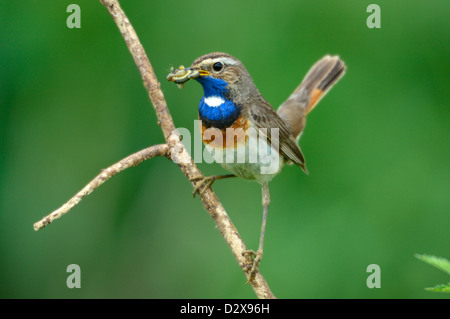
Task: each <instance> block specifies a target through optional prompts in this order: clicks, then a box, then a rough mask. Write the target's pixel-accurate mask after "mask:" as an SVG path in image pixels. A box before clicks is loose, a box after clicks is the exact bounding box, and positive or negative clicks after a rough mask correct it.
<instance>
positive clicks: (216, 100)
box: [205, 95, 225, 107]
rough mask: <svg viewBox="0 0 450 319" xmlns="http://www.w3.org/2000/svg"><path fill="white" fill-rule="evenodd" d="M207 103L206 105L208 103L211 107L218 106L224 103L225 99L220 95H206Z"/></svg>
mask: <svg viewBox="0 0 450 319" xmlns="http://www.w3.org/2000/svg"><path fill="white" fill-rule="evenodd" d="M205 103H206V105H208V106H210V107H218V106H220V105H222V104H223V103H225V100H224V99H223V98H222V97H220V96H217V95H213V96H208V97H205Z"/></svg>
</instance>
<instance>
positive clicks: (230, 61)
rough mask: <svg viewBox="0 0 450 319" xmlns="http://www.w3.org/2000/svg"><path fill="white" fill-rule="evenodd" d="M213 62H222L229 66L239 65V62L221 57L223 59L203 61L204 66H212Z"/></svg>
mask: <svg viewBox="0 0 450 319" xmlns="http://www.w3.org/2000/svg"><path fill="white" fill-rule="evenodd" d="M213 62H222V63H224V64H228V65H237V64H238V61H236V60H235V59H231V58H227V57H221V58H214V59H206V60H203V61H202V64H207V65H208V64H211V63H213Z"/></svg>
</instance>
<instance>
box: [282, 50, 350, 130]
mask: <svg viewBox="0 0 450 319" xmlns="http://www.w3.org/2000/svg"><path fill="white" fill-rule="evenodd" d="M345 68H346V66H345V64H344V62H343V61H342V60H341V59H340V58H339V57H338V56H333V57H332V56H329V55H327V56H325V57H323V58H322V59H320V60H319V61H318V62H317V63H316V64H314V65H313V66H312V68H311V69H310V70H309V72H308V74H306V76H305V78H304V79H303V81H302V83H301V84H300V85H299V86H298V87H297V88H296V89H295V91H294V92H293V93H292V94H291V96H289V98H288V99H287V100H286V101H285V102H284V103H283V104H282V105H281V106H280V107H279V108H278V111H277V113H278V115H279V116H280V117H281V118H282V119H283V121H284V122H285V123H286V126H287V127H288V128H289V130H290V132H291V134H292V135H293V136H294V137H298V136H299V135H300V134H301V132H302V131H303V128H304V126H305V121H306V115H307V114H308V113H309V112H311V110H312V109H313V108H314V107H315V106H316V105H317V103H318V102H319V100H320V99H321V98H322V97H323V96H324V95H325V94H326V93H327V92H328V90H329V89H331V87H332V86H333V85H334V84H335V83H336V82H337V81H338V80H339V79H340V78H341V77H342V76H343V75H344V73H345Z"/></svg>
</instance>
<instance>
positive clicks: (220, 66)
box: [213, 62, 223, 72]
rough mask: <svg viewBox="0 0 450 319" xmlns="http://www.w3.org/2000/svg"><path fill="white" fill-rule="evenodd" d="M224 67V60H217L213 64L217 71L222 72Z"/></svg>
mask: <svg viewBox="0 0 450 319" xmlns="http://www.w3.org/2000/svg"><path fill="white" fill-rule="evenodd" d="M222 69H223V63H222V62H216V63H214V64H213V70H214V71H216V72H220V71H222Z"/></svg>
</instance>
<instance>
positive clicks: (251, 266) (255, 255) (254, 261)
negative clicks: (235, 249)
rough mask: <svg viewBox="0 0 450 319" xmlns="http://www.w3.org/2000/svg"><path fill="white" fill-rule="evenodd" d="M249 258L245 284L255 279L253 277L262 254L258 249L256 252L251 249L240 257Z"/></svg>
mask: <svg viewBox="0 0 450 319" xmlns="http://www.w3.org/2000/svg"><path fill="white" fill-rule="evenodd" d="M246 255H247V256H249V260H250V262H249V263H248V265H247V268H248V275H249V276H248V279H247V282H246V283H245V284H248V283H250V282H251V281H252V280H253V279H255V275H256V273H257V272H258V268H259V263H260V262H261V259H262V256H263V252H262V250H261V249H258V251H257V252H255V251H254V250H252V249H249V250H246V251H244V252H243V253H242V256H246Z"/></svg>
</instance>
